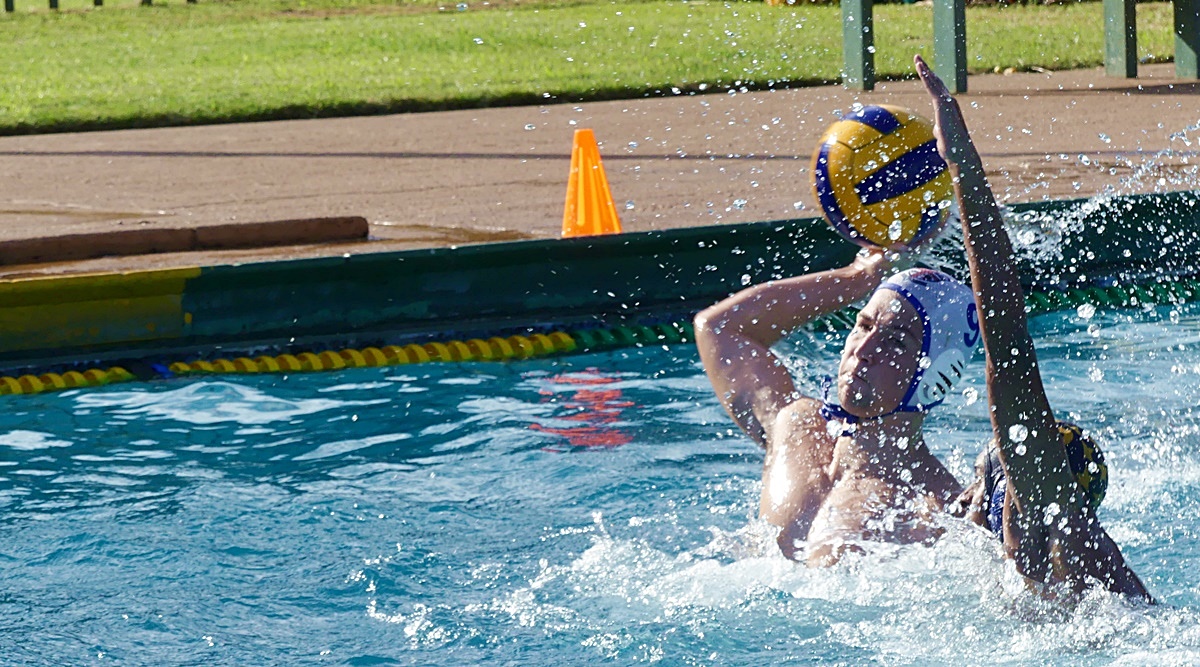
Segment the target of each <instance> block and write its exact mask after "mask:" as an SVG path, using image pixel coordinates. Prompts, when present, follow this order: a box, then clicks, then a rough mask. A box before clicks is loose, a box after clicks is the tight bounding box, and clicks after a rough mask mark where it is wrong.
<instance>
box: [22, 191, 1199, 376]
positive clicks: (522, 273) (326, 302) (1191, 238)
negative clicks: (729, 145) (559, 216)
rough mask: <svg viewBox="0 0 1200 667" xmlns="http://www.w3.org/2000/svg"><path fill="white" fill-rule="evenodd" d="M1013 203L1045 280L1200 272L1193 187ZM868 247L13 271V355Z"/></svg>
mask: <svg viewBox="0 0 1200 667" xmlns="http://www.w3.org/2000/svg"><path fill="white" fill-rule="evenodd" d="M1012 213H1013V214H1014V222H1013V225H1012V230H1013V234H1014V236H1015V237H1016V238H1017V245H1018V247H1019V248H1024V250H1021V251H1020V253H1019V257H1020V259H1019V263H1020V266H1019V269H1020V271H1021V275H1022V278H1023V281H1024V282H1025V283H1026V285H1027V286H1029V287H1032V288H1034V289H1035V290H1040V291H1044V292H1054V291H1056V290H1057V291H1065V290H1069V289H1075V290H1080V289H1085V288H1092V287H1104V288H1107V287H1110V286H1121V285H1126V286H1128V285H1132V284H1147V285H1153V284H1156V283H1170V282H1172V281H1174V280H1176V279H1178V278H1182V277H1187V276H1192V275H1195V274H1197V273H1198V271H1197V269H1196V267H1197V266H1200V240H1198V239H1197V231H1200V193H1198V192H1177V193H1169V194H1155V195H1139V196H1130V197H1113V198H1105V199H1093V200H1073V201H1053V202H1041V203H1037V204H1024V205H1018V206H1013V207H1012ZM856 250H857V247H856V246H853V245H851V244H850V243H848V242H845V241H843V240H842V239H841V238H840V237H839V236H837V235H836V234H835V233H834V232H833V231H832V230H831V229H830V228H829V226H828V225H827V224H826V223H825V222H824V221H823V220H820V219H816V218H805V219H797V220H785V221H777V222H761V223H751V224H740V225H724V226H713V227H698V228H689V229H679V230H669V231H656V232H642V233H629V234H619V235H611V236H600V237H584V238H574V239H553V240H541V241H521V242H514V243H497V244H488V245H477V246H466V247H461V248H437V249H428V250H414V251H405V252H388V253H365V254H360V255H352V256H345V257H336V258H323V259H310V260H294V261H281V262H266V263H259V264H246V265H238V266H214V267H205V268H202V269H183V270H174V271H149V272H141V273H127V274H105V275H99V276H76V277H57V278H29V279H20V280H8V281H0V343H2V344H3V347H2V348H0V364H2V365H4V366H6V367H8V368H17V367H21V366H22V365H35V364H43V365H44V364H45V363H47V360H51V361H52V360H56V359H57V360H66V359H77V360H78V359H92V360H99V359H120V358H142V357H145V356H146V355H147V354H148V353H150V352H151V351H153V352H154V354H155V356H156V357H157V356H166V352H167V351H168V350H189V351H190V352H189V354H192V355H196V356H197V357H198V358H202V357H204V356H205V355H206V354H207V353H208V352H209V351H215V352H214V353H216V352H220V353H221V354H228V353H230V351H232V350H237V349H243V350H249V349H251V348H255V347H256V346H276V347H281V348H294V349H299V348H300V347H303V346H305V345H307V346H308V349H315V348H318V347H321V346H322V345H324V346H325V347H326V349H328V348H329V346H331V345H335V344H336V345H341V346H343V347H356V346H359V345H360V344H361V343H364V342H365V343H366V344H369V345H374V344H377V343H382V342H387V343H389V344H390V343H403V342H412V341H413V340H416V339H419V338H424V339H425V340H439V339H450V338H455V337H464V336H475V335H484V336H490V335H493V334H495V333H498V332H504V331H508V332H519V331H521V330H525V331H548V330H551V329H557V330H567V331H582V330H587V329H589V328H597V327H601V328H608V329H612V330H616V329H614V327H620V326H624V325H630V326H643V325H655V324H661V323H667V322H680V321H686V320H687V319H688V318H689V317H690V314H691V313H693V312H695V311H696V310H697V309H699V308H701V307H704V306H706V305H708V304H710V303H713V302H715V301H716V300H718V299H720V298H722V297H724V296H726V295H728V294H730V293H732V292H735V291H737V290H739V289H741V288H742V287H743V286H745V285H748V284H755V283H760V282H764V281H766V280H770V279H772V278H778V277H783V276H790V275H796V274H799V273H804V272H808V271H817V270H822V269H827V268H832V267H836V266H841V265H844V264H846V263H847V262H849V261H850V259H851V258H852V257H853V255H854V253H855V251H856ZM943 250H944V252H940V253H939V255H938V257H939V260H940V261H939V265H942V264H944V265H947V266H949V267H950V270H952V271H955V270H956V269H955V267H959V268H958V269H957V270H958V272H959V273H960V274H961V264H962V252H961V249H960V248H958V247H956V246H955V245H954V244H953V243H952V242H947V243H945V244H944V246H943ZM1047 304H1050V305H1052V303H1051V301H1047ZM218 347H220V348H222V349H220V350H218Z"/></svg>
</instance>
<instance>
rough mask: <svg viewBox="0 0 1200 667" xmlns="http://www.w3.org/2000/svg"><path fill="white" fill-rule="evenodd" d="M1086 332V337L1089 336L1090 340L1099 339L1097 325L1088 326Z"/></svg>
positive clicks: (1098, 326)
mask: <svg viewBox="0 0 1200 667" xmlns="http://www.w3.org/2000/svg"><path fill="white" fill-rule="evenodd" d="M1087 331H1088V335H1089V336H1091V337H1092V338H1099V337H1100V325H1099V324H1089V325H1088V329H1087Z"/></svg>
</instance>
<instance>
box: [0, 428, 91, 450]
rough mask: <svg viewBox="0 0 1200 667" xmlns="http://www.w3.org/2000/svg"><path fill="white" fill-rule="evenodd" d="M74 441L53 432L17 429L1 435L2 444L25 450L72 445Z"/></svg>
mask: <svg viewBox="0 0 1200 667" xmlns="http://www.w3.org/2000/svg"><path fill="white" fill-rule="evenodd" d="M72 444H74V443H72V442H70V441H69V440H62V439H60V438H56V437H54V435H53V434H51V433H42V432H40V431H25V430H22V429H15V430H12V431H9V432H8V433H5V434H3V435H0V446H3V447H8V448H9V449H16V450H19V451H24V452H31V451H36V450H39V449H52V448H55V447H70V446H71V445H72Z"/></svg>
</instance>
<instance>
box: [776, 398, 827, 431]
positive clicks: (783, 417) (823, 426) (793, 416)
mask: <svg viewBox="0 0 1200 667" xmlns="http://www.w3.org/2000/svg"><path fill="white" fill-rule="evenodd" d="M823 405H824V404H823V403H822V402H821V401H819V400H817V399H815V398H811V397H808V396H802V397H800V398H797V399H796V400H794V401H792V402H790V403H788V404H787V405H785V406H783V408H782V409H781V410H780V411H779V413H778V414H777V415H775V423H774V424H773V425H772V429H771V434H772V438H771V440H772V441H775V442H796V441H797V440H812V439H817V440H820V441H830V442H832V441H833V440H835V439H836V438H834V437H833V436H831V435H830V434H829V428H828V422H827V421H826V420H825V418H824V417H822V416H821V407H822V406H823Z"/></svg>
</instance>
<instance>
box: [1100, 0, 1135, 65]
mask: <svg viewBox="0 0 1200 667" xmlns="http://www.w3.org/2000/svg"><path fill="white" fill-rule="evenodd" d="M1134 3H1135V0H1104V73H1105V74H1107V75H1109V76H1120V77H1124V78H1126V79H1134V78H1137V66H1138V63H1137V12H1136V10H1135V4H1134Z"/></svg>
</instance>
